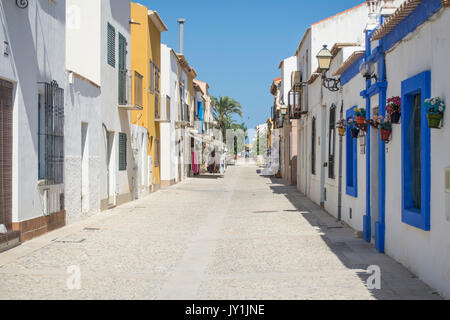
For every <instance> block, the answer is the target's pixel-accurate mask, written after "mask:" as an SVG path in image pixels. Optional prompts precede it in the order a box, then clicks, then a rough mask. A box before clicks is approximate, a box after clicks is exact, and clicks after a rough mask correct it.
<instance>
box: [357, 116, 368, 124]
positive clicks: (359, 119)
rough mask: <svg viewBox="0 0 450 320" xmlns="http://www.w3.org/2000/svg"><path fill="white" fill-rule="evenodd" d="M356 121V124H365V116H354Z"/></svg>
mask: <svg viewBox="0 0 450 320" xmlns="http://www.w3.org/2000/svg"><path fill="white" fill-rule="evenodd" d="M356 123H357V124H365V123H366V117H356Z"/></svg>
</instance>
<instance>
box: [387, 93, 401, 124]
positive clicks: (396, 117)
mask: <svg viewBox="0 0 450 320" xmlns="http://www.w3.org/2000/svg"><path fill="white" fill-rule="evenodd" d="M401 115H402V98H400V97H392V98H389V99H388V100H387V102H386V116H387V117H389V119H390V120H391V123H399V121H400V117H401Z"/></svg>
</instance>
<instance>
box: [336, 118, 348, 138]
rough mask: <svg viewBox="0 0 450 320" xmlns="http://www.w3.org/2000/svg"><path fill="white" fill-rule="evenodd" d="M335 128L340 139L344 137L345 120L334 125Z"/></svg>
mask: <svg viewBox="0 0 450 320" xmlns="http://www.w3.org/2000/svg"><path fill="white" fill-rule="evenodd" d="M336 128H337V129H338V133H339V135H340V136H341V137H343V136H345V129H346V126H345V119H341V120H339V121H338V122H337V123H336Z"/></svg>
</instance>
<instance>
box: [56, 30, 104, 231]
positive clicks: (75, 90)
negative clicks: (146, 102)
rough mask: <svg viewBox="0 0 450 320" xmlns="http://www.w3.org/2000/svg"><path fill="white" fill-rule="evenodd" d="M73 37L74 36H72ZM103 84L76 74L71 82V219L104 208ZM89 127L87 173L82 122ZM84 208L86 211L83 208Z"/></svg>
mask: <svg viewBox="0 0 450 320" xmlns="http://www.w3.org/2000/svg"><path fill="white" fill-rule="evenodd" d="M68 41H70V38H68ZM100 95H101V88H100V87H98V86H96V85H94V84H93V83H91V82H89V81H86V80H84V79H83V78H81V77H79V76H77V75H74V76H73V82H72V84H68V85H67V89H66V106H65V128H64V130H65V131H64V135H65V164H64V165H65V179H66V187H65V194H66V212H67V220H68V222H69V223H70V222H72V221H74V220H76V219H78V218H80V217H81V216H83V215H90V214H93V213H96V212H98V211H99V210H100V194H99V192H98V190H99V188H100V185H101V184H102V182H103V181H101V179H100V172H101V170H102V169H103V170H104V168H105V166H106V164H105V161H102V160H101V157H100V149H101V147H103V145H104V142H103V133H102V131H103V128H102V125H101V123H102V114H101V112H100V110H101V106H100ZM83 124H85V125H86V127H87V133H86V149H85V154H84V155H85V157H86V160H87V163H85V164H84V168H86V169H87V172H88V174H87V176H86V175H85V176H83V175H82V173H83V169H82V167H83V165H82V152H83V150H82V134H81V132H82V125H83ZM83 184H84V185H85V187H86V189H85V190H84V194H83V197H88V199H84V200H86V201H87V203H86V204H85V205H84V210H82V200H81V194H82V185H83ZM83 211H84V212H83Z"/></svg>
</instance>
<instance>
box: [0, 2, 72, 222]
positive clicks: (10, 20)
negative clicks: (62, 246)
mask: <svg viewBox="0 0 450 320" xmlns="http://www.w3.org/2000/svg"><path fill="white" fill-rule="evenodd" d="M0 11H1V14H0V19H1V32H0V37H2V39H3V41H8V42H9V45H10V55H9V56H8V57H5V56H4V55H3V54H2V57H1V58H0V77H1V78H3V79H5V80H8V81H11V82H13V83H14V91H13V108H14V110H13V126H14V127H13V221H14V222H19V221H25V220H29V219H32V218H35V217H39V216H42V215H43V205H42V203H43V201H42V200H43V199H42V194H43V190H42V189H41V188H39V187H38V82H51V81H52V80H56V81H57V82H58V84H59V86H60V87H61V88H64V87H65V74H64V70H65V54H64V51H65V46H64V43H65V28H64V24H65V1H57V2H56V3H55V4H53V3H52V2H49V1H48V0H37V1H33V2H32V3H30V5H29V6H28V8H26V9H21V8H19V7H17V6H16V3H15V1H2V2H1V5H0ZM61 192H63V190H62V186H59V187H58V188H56V189H55V188H53V189H52V190H51V193H52V194H51V195H50V196H51V197H52V198H59V197H56V196H59V193H61ZM53 193H55V194H54V195H53ZM23 195H27V196H26V197H24V196H23ZM57 202H58V203H56V204H55V206H54V207H55V208H56V207H59V201H57Z"/></svg>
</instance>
